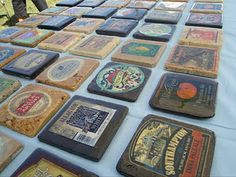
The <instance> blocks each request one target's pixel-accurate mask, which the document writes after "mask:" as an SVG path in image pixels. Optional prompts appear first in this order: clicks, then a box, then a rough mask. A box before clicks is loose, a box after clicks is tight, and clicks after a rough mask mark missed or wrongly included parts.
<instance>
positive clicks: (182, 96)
mask: <svg viewBox="0 0 236 177" xmlns="http://www.w3.org/2000/svg"><path fill="white" fill-rule="evenodd" d="M217 87H218V83H217V82H215V81H212V80H209V79H204V78H201V77H195V76H188V75H182V74H172V73H167V74H164V75H163V76H162V78H161V80H160V82H159V84H158V86H157V88H156V91H155V92H154V94H153V96H152V98H151V100H150V102H149V104H150V106H151V107H153V108H157V109H162V110H166V111H173V112H178V113H182V114H187V115H191V116H194V117H199V118H209V117H213V116H214V115H215V104H216V95H217Z"/></svg>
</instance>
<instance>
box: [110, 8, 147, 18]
mask: <svg viewBox="0 0 236 177" xmlns="http://www.w3.org/2000/svg"><path fill="white" fill-rule="evenodd" d="M146 13H147V10H146V9H131V8H124V9H120V10H118V12H116V13H115V14H114V15H113V16H112V18H123V19H133V20H141V19H142V18H143V17H144V15H146Z"/></svg>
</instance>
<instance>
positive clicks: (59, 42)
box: [38, 32, 85, 52]
mask: <svg viewBox="0 0 236 177" xmlns="http://www.w3.org/2000/svg"><path fill="white" fill-rule="evenodd" d="M83 37H85V35H84V34H77V33H73V32H56V33H55V34H54V35H52V36H50V37H49V38H47V39H46V40H44V41H42V42H41V43H40V44H39V45H38V47H39V48H41V49H46V50H53V51H58V52H66V51H67V50H68V49H69V48H70V47H72V46H73V45H74V44H76V43H77V42H79V41H80V40H81V39H82V38H83Z"/></svg>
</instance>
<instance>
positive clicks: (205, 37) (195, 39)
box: [179, 27, 223, 48]
mask: <svg viewBox="0 0 236 177" xmlns="http://www.w3.org/2000/svg"><path fill="white" fill-rule="evenodd" d="M222 35H223V32H222V30H221V29H213V28H201V27H185V28H184V31H183V32H182V34H181V37H180V40H179V44H183V45H195V46H199V47H214V48H220V47H221V46H222V38H223V36H222Z"/></svg>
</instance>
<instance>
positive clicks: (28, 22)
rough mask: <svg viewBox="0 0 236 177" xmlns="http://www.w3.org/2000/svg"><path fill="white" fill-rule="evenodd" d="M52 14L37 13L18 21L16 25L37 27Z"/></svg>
mask: <svg viewBox="0 0 236 177" xmlns="http://www.w3.org/2000/svg"><path fill="white" fill-rule="evenodd" d="M49 17H51V16H45V15H36V16H31V17H29V18H26V19H25V20H23V21H22V22H18V23H17V24H16V26H20V27H29V28H35V27H37V26H38V25H39V24H41V23H43V22H44V21H45V20H47V19H48V18H49Z"/></svg>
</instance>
